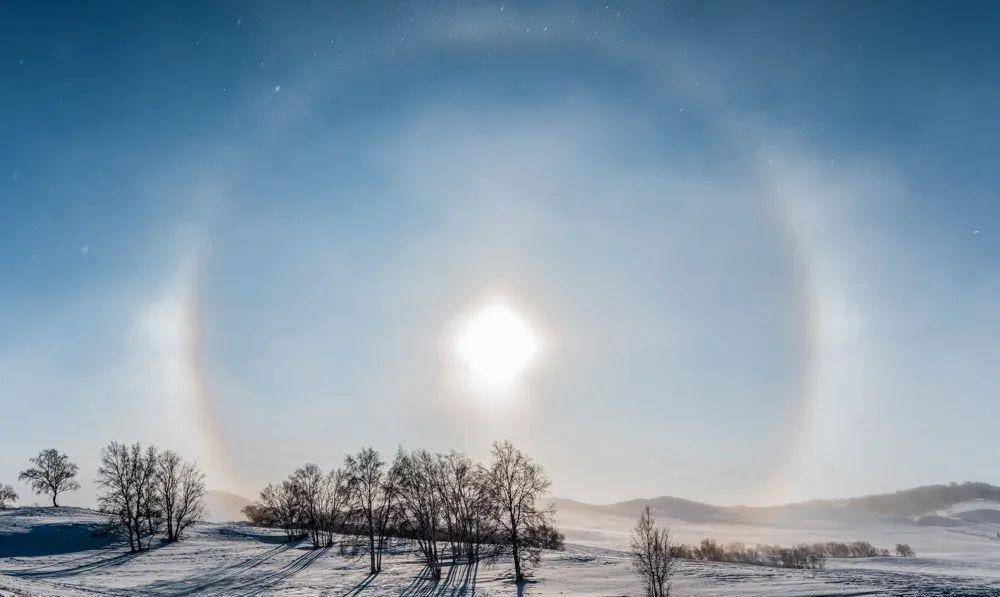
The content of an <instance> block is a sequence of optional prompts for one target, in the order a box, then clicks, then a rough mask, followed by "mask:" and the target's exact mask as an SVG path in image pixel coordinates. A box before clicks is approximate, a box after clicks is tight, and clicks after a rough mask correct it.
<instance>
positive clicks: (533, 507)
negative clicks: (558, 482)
mask: <svg viewBox="0 0 1000 597" xmlns="http://www.w3.org/2000/svg"><path fill="white" fill-rule="evenodd" d="M550 485H551V482H550V481H549V479H548V477H547V476H546V475H545V471H544V470H543V469H542V467H541V465H539V464H536V463H534V462H532V461H531V459H530V458H528V457H527V456H525V455H524V454H523V453H522V452H521V451H520V450H518V449H516V448H515V447H514V446H513V445H512V444H511V443H510V442H509V441H504V442H495V443H494V444H493V462H492V463H491V465H490V469H489V481H488V487H489V493H490V500H491V501H492V502H493V504H494V505H495V506H494V507H495V510H494V512H493V515H494V521H495V522H496V528H497V533H498V539H499V540H500V541H501V542H502V543H503V544H504V545H509V546H510V550H511V553H512V555H513V558H514V578H515V581H516V582H518V583H522V582H524V580H525V571H526V569H528V568H529V567H530V566H532V565H534V564H537V563H538V561H539V558H540V557H541V551H540V548H541V547H542V546H541V545H540V544H539V543H538V542H537V541H532V540H529V538H533V537H537V536H538V534H539V531H540V530H541V529H543V528H553V527H552V524H551V518H552V515H553V514H554V513H555V508H554V507H553V506H551V505H550V506H548V507H543V506H541V505H540V504H538V498H540V497H541V496H542V495H543V494H545V493H546V492H547V491H548V489H549V486H550Z"/></svg>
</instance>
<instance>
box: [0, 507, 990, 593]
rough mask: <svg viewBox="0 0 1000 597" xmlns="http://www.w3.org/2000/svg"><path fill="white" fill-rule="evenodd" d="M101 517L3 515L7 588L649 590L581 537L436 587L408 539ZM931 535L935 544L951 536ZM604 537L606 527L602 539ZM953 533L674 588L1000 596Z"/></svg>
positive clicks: (703, 578)
mask: <svg viewBox="0 0 1000 597" xmlns="http://www.w3.org/2000/svg"><path fill="white" fill-rule="evenodd" d="M101 522H102V519H101V518H100V517H99V516H98V515H97V514H96V513H94V512H92V511H89V510H80V509H73V508H60V509H58V510H52V509H45V508H25V509H20V510H12V511H8V512H0V595H2V596H3V597H8V596H19V597H22V596H36V595H37V596H59V597H71V596H78V595H108V596H124V595H150V596H160V597H170V596H180V595H216V596H222V595H225V596H249V595H292V596H294V595H310V596H319V595H325V596H365V595H368V596H373V597H374V596H386V595H409V596H416V595H421V596H431V595H452V596H454V595H470V596H471V595H477V596H482V597H489V596H494V595H504V596H511V595H538V596H542V595H580V596H588V595H593V596H598V595H601V596H614V595H641V590H640V587H639V586H638V584H637V583H636V581H635V580H634V579H633V578H632V576H631V574H630V572H629V570H628V565H627V562H626V560H625V557H624V554H623V553H622V552H621V551H618V550H616V549H610V548H607V547H601V546H599V545H596V544H591V545H583V544H579V543H573V544H571V545H569V546H568V547H567V549H566V550H565V551H563V552H552V553H547V554H545V556H544V559H543V562H542V565H541V567H540V568H539V569H538V570H537V571H536V574H535V578H534V581H533V582H532V583H530V584H528V585H526V586H524V587H523V588H522V589H519V588H518V587H516V586H515V585H513V584H512V583H511V582H510V580H509V578H510V569H509V564H503V563H501V564H498V565H496V566H486V565H481V566H479V567H478V568H467V567H462V568H457V569H453V570H448V571H446V573H445V574H446V576H445V578H444V579H443V580H442V581H440V582H438V583H436V584H435V583H433V582H431V581H430V580H428V579H427V578H426V576H425V575H424V573H423V568H422V565H421V564H420V563H419V562H418V561H417V558H416V557H415V555H414V554H413V553H411V552H409V551H408V550H407V549H406V547H405V546H404V545H402V544H400V545H398V546H396V548H395V549H394V550H393V553H392V554H391V555H390V556H389V557H388V558H387V560H386V562H385V571H384V572H383V573H382V574H380V575H378V576H375V577H370V576H368V573H367V561H366V559H365V557H366V556H365V555H364V554H362V555H361V557H351V556H345V555H340V554H339V553H338V550H337V549H336V548H333V549H330V550H312V549H308V548H307V546H306V545H305V544H287V543H285V542H284V541H283V538H282V537H281V536H280V535H279V534H278V533H274V532H270V531H266V530H261V529H254V528H249V527H245V526H241V525H237V524H202V525H199V526H197V527H196V528H195V529H194V530H193V532H191V533H190V535H189V536H188V538H187V539H185V540H184V541H182V542H180V543H176V544H172V545H165V546H161V547H156V548H154V549H152V550H150V551H148V552H144V553H141V554H138V555H132V554H129V553H128V548H127V547H124V546H122V545H121V544H120V543H116V542H113V541H110V540H108V539H104V538H101V537H95V536H93V531H94V530H95V529H97V528H98V527H99V526H100V524H101ZM924 531H925V532H927V533H929V535H928V537H929V540H931V541H933V540H934V537H936V536H937V533H950V531H949V530H948V529H938V528H934V529H929V530H928V529H924ZM608 532H609V531H607V530H604V531H598V533H605V534H603V535H600V536H601V537H602V538H603V539H605V540H606V539H607V537H606V534H607V533H608ZM573 534H574V533H573V532H571V533H570V536H571V537H572V536H573ZM950 534H952V535H955V539H954V541H955V542H954V543H945V544H944V547H945V548H946V549H954V548H955V547H956V546H959V547H960V548H961V546H965V547H964V548H961V549H965V551H952V552H948V553H937V554H934V555H932V556H929V557H918V558H912V559H900V558H875V559H870V560H859V561H842V560H838V561H831V562H830V563H829V565H828V568H827V569H826V570H820V571H804V570H782V569H773V568H764V567H754V566H740V565H732V564H716V563H703V562H681V563H680V565H679V566H678V568H677V573H676V576H675V580H674V588H675V593H674V594H676V595H681V596H683V595H692V596H702V595H747V596H753V595H760V596H763V595H767V596H778V595H781V596H816V597H818V596H820V595H901V596H914V597H916V596H931V597H933V596H951V597H959V596H985V595H991V596H1000V542H998V541H995V540H991V539H990V538H989V537H986V536H985V535H970V534H968V533H965V534H963V533H953V532H952V533H950ZM946 537H947V535H946ZM605 542H606V541H605ZM972 548H974V549H972Z"/></svg>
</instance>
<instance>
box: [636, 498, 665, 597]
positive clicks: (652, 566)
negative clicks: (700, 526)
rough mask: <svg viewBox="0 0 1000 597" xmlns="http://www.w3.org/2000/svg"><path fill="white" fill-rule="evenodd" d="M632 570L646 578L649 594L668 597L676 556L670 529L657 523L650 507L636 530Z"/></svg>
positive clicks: (643, 512) (642, 516)
mask: <svg viewBox="0 0 1000 597" xmlns="http://www.w3.org/2000/svg"><path fill="white" fill-rule="evenodd" d="M631 556H632V569H633V570H634V571H635V573H636V574H638V575H639V577H640V578H641V579H642V583H643V585H644V586H645V588H646V597H668V596H669V595H670V576H671V575H672V574H673V570H674V559H673V557H672V556H671V555H670V531H669V530H667V529H666V528H661V527H658V526H656V520H655V519H654V518H653V513H652V511H651V510H650V509H649V506H646V508H645V509H644V510H643V511H642V514H640V515H639V521H638V522H637V523H636V525H635V528H634V529H632V551H631Z"/></svg>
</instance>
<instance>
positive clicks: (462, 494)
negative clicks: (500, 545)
mask: <svg viewBox="0 0 1000 597" xmlns="http://www.w3.org/2000/svg"><path fill="white" fill-rule="evenodd" d="M437 458H438V461H439V462H438V468H439V476H438V480H437V484H438V486H437V491H438V493H440V494H441V496H442V517H443V519H444V525H445V530H446V532H447V535H448V541H449V543H450V546H451V558H452V562H455V563H457V562H458V561H459V560H460V559H465V560H466V561H468V562H474V561H476V560H478V559H479V558H480V555H481V548H482V545H483V544H484V543H488V542H490V541H492V540H493V537H494V530H495V525H494V523H493V518H494V517H493V516H492V505H493V504H492V502H491V501H490V497H489V485H488V483H487V481H488V478H489V475H488V471H487V470H486V469H485V468H484V467H482V466H477V465H476V464H474V463H473V462H472V460H471V459H470V458H469V457H468V456H466V455H465V454H462V453H460V452H449V453H448V454H445V455H438V457H437Z"/></svg>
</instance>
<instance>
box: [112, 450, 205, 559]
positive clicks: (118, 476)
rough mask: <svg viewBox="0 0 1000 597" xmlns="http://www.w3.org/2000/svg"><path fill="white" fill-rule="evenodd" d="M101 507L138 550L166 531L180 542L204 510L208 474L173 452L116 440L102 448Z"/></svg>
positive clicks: (167, 538) (146, 546) (114, 526)
mask: <svg viewBox="0 0 1000 597" xmlns="http://www.w3.org/2000/svg"><path fill="white" fill-rule="evenodd" d="M100 460H101V462H100V467H99V468H98V470H97V479H96V483H97V486H98V487H99V488H100V489H101V491H102V493H101V494H100V495H99V496H98V505H99V506H100V509H101V511H102V512H104V513H105V514H107V515H108V518H109V523H110V527H111V529H112V530H113V531H115V532H117V533H118V534H120V535H122V536H124V537H126V538H127V539H128V542H129V547H130V548H131V550H132V551H133V552H135V551H142V550H143V549H147V548H148V547H149V546H150V543H151V541H152V539H153V537H154V536H156V535H158V534H159V533H161V532H165V538H166V540H167V541H178V540H180V538H181V535H182V533H183V532H184V530H185V529H187V528H188V527H190V526H191V525H192V524H194V523H195V522H196V521H197V520H198V519H199V518H201V517H202V516H203V515H204V513H205V507H204V497H205V492H206V489H205V475H204V474H202V473H201V471H200V470H198V467H197V466H195V465H194V464H192V463H188V462H184V460H183V459H182V458H181V457H180V456H178V455H177V454H175V453H173V452H171V451H169V450H168V451H164V452H160V451H158V450H157V449H156V448H155V447H153V446H149V447H148V448H146V449H143V447H142V446H141V445H140V444H138V443H135V444H131V445H127V444H119V443H115V442H112V443H110V444H108V445H107V446H105V447H104V449H102V450H101V456H100Z"/></svg>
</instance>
